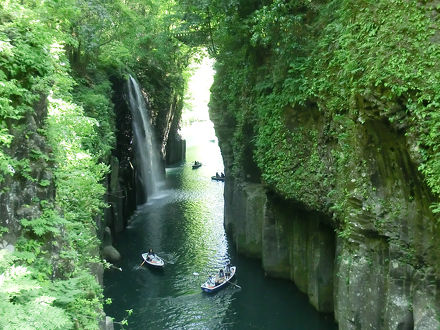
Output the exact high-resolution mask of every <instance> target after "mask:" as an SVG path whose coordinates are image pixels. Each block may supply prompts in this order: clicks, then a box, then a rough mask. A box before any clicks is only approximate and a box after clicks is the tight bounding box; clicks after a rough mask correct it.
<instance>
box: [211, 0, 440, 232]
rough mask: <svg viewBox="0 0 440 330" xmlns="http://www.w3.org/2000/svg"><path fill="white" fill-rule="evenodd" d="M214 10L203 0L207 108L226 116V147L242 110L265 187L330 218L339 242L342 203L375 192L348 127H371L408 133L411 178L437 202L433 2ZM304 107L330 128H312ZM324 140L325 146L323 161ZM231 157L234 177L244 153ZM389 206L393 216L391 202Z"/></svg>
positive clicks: (340, 0) (438, 91) (278, 1)
mask: <svg viewBox="0 0 440 330" xmlns="http://www.w3.org/2000/svg"><path fill="white" fill-rule="evenodd" d="M216 8H219V7H218V4H217V2H216V1H211V9H212V12H213V17H214V18H216V19H217V20H218V22H217V23H216V26H218V30H217V31H216V33H215V34H214V40H216V43H217V54H216V60H217V64H216V70H217V76H216V78H215V82H214V85H213V87H212V93H213V94H212V99H211V111H212V112H215V113H216V115H217V116H221V115H222V113H223V116H224V118H233V121H232V122H231V123H233V124H234V125H235V128H234V132H233V133H232V135H233V136H234V138H233V140H232V142H231V143H232V145H233V146H234V145H236V144H240V141H241V140H243V138H242V137H240V134H242V133H240V132H242V129H241V126H240V125H239V124H238V123H239V122H240V118H241V117H243V114H248V115H246V116H249V112H251V115H250V116H251V117H252V118H253V120H254V121H255V122H256V123H257V128H258V129H257V130H256V132H255V136H252V137H247V139H252V140H253V141H255V149H254V158H255V161H256V163H257V164H258V166H259V168H260V169H261V172H262V178H263V180H264V182H266V183H267V184H268V185H269V186H271V187H272V188H273V189H275V190H276V191H278V192H279V193H281V194H282V195H284V196H286V197H288V198H293V199H296V200H298V201H301V202H303V203H304V204H305V205H308V206H309V207H312V208H314V209H320V210H322V211H324V212H326V213H330V214H334V215H335V218H336V219H339V220H340V221H341V227H340V229H341V233H342V232H343V233H344V235H345V234H346V233H347V232H345V231H344V230H345V229H346V226H348V225H347V224H348V223H349V221H346V220H344V219H349V217H350V214H352V209H353V207H352V206H351V204H350V199H352V198H353V199H354V200H356V199H358V198H361V196H364V197H365V196H368V195H369V194H372V193H373V192H374V187H372V186H371V185H369V184H368V183H366V182H365V179H364V178H365V176H366V175H367V173H368V171H367V169H366V168H365V164H364V163H363V162H362V157H363V155H360V154H358V149H357V148H356V146H355V145H353V143H352V141H355V140H356V139H353V137H355V136H356V134H358V132H357V131H356V129H355V126H354V125H353V123H360V124H361V125H362V124H363V123H365V122H366V121H368V120H371V119H378V120H382V121H384V122H388V123H389V124H390V126H392V127H396V130H397V129H399V130H401V131H402V130H403V131H404V132H405V133H406V136H407V141H408V145H410V146H409V149H410V150H412V157H413V159H414V160H416V161H417V162H418V163H419V165H420V166H419V170H420V172H421V173H422V174H423V176H424V177H425V179H426V182H427V184H428V186H429V187H430V188H431V191H432V192H433V193H434V194H435V195H436V196H437V197H439V196H440V190H439V189H440V181H439V180H440V175H439V174H438V173H440V171H439V169H440V157H439V155H440V154H439V152H438V150H439V147H440V145H439V141H440V140H439V138H438V137H439V136H438V135H439V133H438V132H439V130H438V128H439V119H440V118H439V116H438V114H437V113H438V106H439V104H440V103H439V96H440V88H439V87H440V85H439V81H440V80H439V72H440V71H439V62H438V58H439V55H440V54H439V51H440V45H439V43H438V35H439V30H438V26H439V8H438V6H437V5H436V4H434V3H430V2H427V3H425V2H420V1H416V0H412V1H404V0H393V1H368V0H365V1H351V0H333V1H285V0H274V1H250V0H243V1H235V2H234V5H233V6H230V7H228V11H227V12H226V13H225V16H223V14H222V13H220V12H216ZM244 8H246V9H247V10H244ZM307 109H308V110H307ZM313 111H318V112H319V113H320V115H319V116H320V117H321V118H327V120H328V122H329V123H331V124H330V126H328V127H325V130H323V131H316V127H318V125H316V123H315V124H314V123H313V120H314V119H313ZM307 112H308V114H305V115H304V113H307ZM307 118H309V119H307ZM295 121H296V125H295ZM292 122H293V124H292ZM297 126H303V127H306V129H303V130H301V129H299V128H298V127H297ZM236 137H240V138H236ZM323 143H327V144H329V146H331V150H330V152H329V153H328V154H327V153H325V152H324V151H323V150H321V149H320V145H321V144H323ZM233 150H234V152H235V153H234V164H233V169H234V168H236V170H235V172H237V173H239V172H240V171H241V169H242V168H243V166H244V165H243V164H242V161H241V160H242V159H243V157H242V156H241V155H240V152H241V151H240V148H239V147H234V148H233ZM364 199H365V198H364ZM439 205H440V204H434V205H433V210H434V211H435V212H438V211H439V210H440V208H439ZM387 209H388V211H389V213H390V214H394V215H393V216H395V217H398V212H397V213H396V211H395V206H389V207H388V208H387ZM352 215H353V214H352Z"/></svg>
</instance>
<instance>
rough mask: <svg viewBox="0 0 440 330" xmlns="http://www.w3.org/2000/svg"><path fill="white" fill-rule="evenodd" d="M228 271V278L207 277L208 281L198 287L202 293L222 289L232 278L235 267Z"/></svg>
mask: <svg viewBox="0 0 440 330" xmlns="http://www.w3.org/2000/svg"><path fill="white" fill-rule="evenodd" d="M230 269H231V273H230V275H229V276H226V275H225V276H224V277H219V276H218V275H215V276H213V275H211V276H209V278H208V280H207V281H206V282H205V283H203V284H202V285H201V286H200V287H201V288H202V290H203V291H204V292H215V291H217V290H219V289H220V288H222V287H223V286H225V285H226V284H227V283H229V281H230V280H231V279H232V278H233V277H234V275H235V270H236V269H237V267H235V266H232V267H231V268H230Z"/></svg>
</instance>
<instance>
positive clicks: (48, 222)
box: [0, 0, 191, 329]
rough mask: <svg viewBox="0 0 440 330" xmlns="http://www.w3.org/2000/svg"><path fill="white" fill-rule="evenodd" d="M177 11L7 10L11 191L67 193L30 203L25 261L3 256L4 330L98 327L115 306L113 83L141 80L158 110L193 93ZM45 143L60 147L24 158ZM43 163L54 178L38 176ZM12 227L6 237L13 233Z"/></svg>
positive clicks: (133, 6)
mask: <svg viewBox="0 0 440 330" xmlns="http://www.w3.org/2000/svg"><path fill="white" fill-rule="evenodd" d="M172 6H173V3H169V2H168V1H157V2H154V3H150V2H145V1H130V2H126V1H111V2H108V1H101V0H94V1H82V0H80V1H78V0H67V1H62V2H60V1H57V0H45V1H39V0H36V1H34V0H31V1H27V0H25V1H18V0H11V1H7V2H6V3H4V4H2V8H0V188H1V192H0V194H7V193H8V192H7V190H8V187H7V186H6V184H5V182H6V183H10V182H12V181H20V182H21V184H22V186H24V187H31V188H33V187H34V186H37V187H38V189H39V190H38V191H40V190H41V189H43V190H44V189H48V191H50V190H51V189H53V188H55V191H56V194H54V196H55V197H54V198H50V197H49V199H48V200H43V199H40V198H39V197H37V196H33V197H32V200H31V201H30V202H29V204H26V205H22V207H23V208H24V209H27V210H33V211H34V212H35V214H33V215H28V214H27V215H26V216H24V217H23V218H22V219H21V220H20V225H21V232H20V234H21V236H20V237H19V238H18V240H17V243H16V246H15V251H14V253H12V254H11V253H7V252H6V251H0V310H1V313H0V327H1V328H10V329H18V328H26V327H29V326H30V327H33V328H44V327H46V328H51V329H69V328H78V329H86V328H87V329H96V328H98V322H99V321H100V319H101V318H102V309H103V303H104V301H103V294H102V288H101V287H100V285H99V284H98V282H97V279H96V275H95V274H94V273H93V272H92V269H95V270H99V269H100V268H102V267H103V264H104V263H103V262H102V261H101V260H99V256H98V251H99V244H100V242H99V240H98V239H97V221H99V220H100V219H101V217H102V215H103V209H104V208H105V207H106V204H105V202H104V193H105V185H104V184H103V183H104V182H105V176H106V174H107V173H108V166H107V165H106V164H107V163H108V161H109V157H110V154H111V152H112V149H113V147H114V143H115V137H114V131H115V128H114V121H115V119H114V114H113V104H112V103H111V97H112V85H111V82H110V78H112V77H113V78H123V77H124V75H125V72H127V71H134V72H135V74H136V75H138V76H139V77H140V80H141V81H142V82H143V83H144V86H146V87H147V88H148V90H149V92H150V97H151V100H152V103H153V104H154V105H155V107H156V109H158V108H161V107H163V108H169V104H170V102H172V101H173V97H177V98H178V97H179V95H180V96H181V95H183V89H184V85H185V78H184V74H183V71H184V70H185V67H186V64H187V61H188V59H189V57H190V55H191V50H190V49H189V48H188V47H184V46H183V45H182V44H181V43H180V42H179V41H178V40H177V39H175V38H174V37H173V32H172V29H173V27H172V24H173V23H172V20H171V16H172V15H171V14H172V12H171V9H172ZM36 109H38V111H39V112H38V113H37V110H36ZM46 112H47V114H46ZM29 123H31V124H29ZM29 127H31V128H32V131H31V130H29ZM34 138H35V139H38V141H44V143H45V144H47V145H48V146H49V147H48V148H47V149H44V148H42V149H39V148H34V149H32V150H25V152H20V153H18V152H16V151H17V149H20V148H21V149H20V150H21V151H22V150H23V149H24V148H25V147H24V146H28V145H32V142H29V143H27V142H26V143H25V144H24V145H23V146H21V143H22V142H23V141H31V140H32V139H34ZM45 150H50V152H46V151H45ZM37 162H40V163H39V164H40V165H38V166H44V167H45V168H44V170H45V172H44V173H45V176H44V177H37V175H36V174H35V173H37V171H34V168H35V166H36V165H35V164H36V163H37ZM38 173H39V172H38ZM0 196H1V195H0ZM5 225H6V224H5V223H3V222H2V227H0V229H1V230H0V233H1V234H2V235H3V234H7V233H8V229H7V227H6V226H5ZM14 234H17V233H14Z"/></svg>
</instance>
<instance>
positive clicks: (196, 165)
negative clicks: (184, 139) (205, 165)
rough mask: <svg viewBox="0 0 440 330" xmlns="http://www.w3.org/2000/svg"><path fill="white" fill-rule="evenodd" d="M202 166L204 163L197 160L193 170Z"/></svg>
mask: <svg viewBox="0 0 440 330" xmlns="http://www.w3.org/2000/svg"><path fill="white" fill-rule="evenodd" d="M200 166H202V163H199V162H197V163H194V164H193V166H192V167H193V170H195V169H196V168H199V167H200Z"/></svg>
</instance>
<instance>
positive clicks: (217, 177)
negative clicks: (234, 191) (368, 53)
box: [211, 175, 225, 181]
mask: <svg viewBox="0 0 440 330" xmlns="http://www.w3.org/2000/svg"><path fill="white" fill-rule="evenodd" d="M211 179H212V180H217V181H225V177H224V176H223V177H221V176H215V175H214V176H211Z"/></svg>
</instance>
